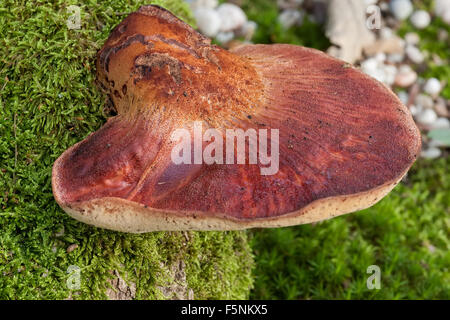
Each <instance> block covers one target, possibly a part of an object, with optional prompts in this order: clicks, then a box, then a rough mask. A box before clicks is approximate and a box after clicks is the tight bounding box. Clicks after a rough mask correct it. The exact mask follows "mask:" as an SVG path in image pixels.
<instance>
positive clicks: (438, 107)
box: [434, 97, 450, 117]
mask: <svg viewBox="0 0 450 320" xmlns="http://www.w3.org/2000/svg"><path fill="white" fill-rule="evenodd" d="M434 110H435V111H436V113H437V114H438V116H440V117H448V116H449V115H450V112H449V110H448V109H447V104H446V103H445V100H444V99H443V98H441V97H438V98H437V99H436V104H435V105H434Z"/></svg>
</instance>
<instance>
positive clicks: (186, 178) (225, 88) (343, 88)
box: [52, 6, 421, 232]
mask: <svg viewBox="0 0 450 320" xmlns="http://www.w3.org/2000/svg"><path fill="white" fill-rule="evenodd" d="M97 78H98V81H99V83H100V85H101V86H102V88H103V89H104V90H106V91H107V92H108V94H109V96H110V98H111V100H112V102H113V104H114V106H115V108H116V110H117V116H115V117H112V118H110V119H108V121H107V123H106V124H105V125H104V126H103V127H102V128H101V129H100V130H98V131H96V132H94V133H92V134H91V135H89V136H88V137H87V138H86V139H85V140H83V141H81V142H79V143H77V144H76V145H74V146H72V147H71V148H69V149H68V150H67V151H65V152H64V153H63V154H62V155H61V156H60V157H59V158H58V159H57V161H56V162H55V164H54V166H53V175H52V186H53V193H54V196H55V199H56V201H57V202H58V204H59V205H60V206H61V207H62V208H63V209H64V210H65V211H66V212H67V213H68V214H69V215H71V216H72V217H74V218H76V219H78V220H80V221H83V222H85V223H88V224H92V225H95V226H98V227H102V228H107V229H112V230H118V231H124V232H148V231H156V230H231V229H244V228H252V227H278V226H288V225H295V224H301V223H310V222H313V221H319V220H323V219H327V218H331V217H334V216H337V215H340V214H344V213H349V212H352V211H356V210H360V209H363V208H366V207H368V206H370V205H372V204H374V203H376V202H377V201H379V200H380V199H381V198H382V197H383V196H385V195H386V194H387V193H388V192H389V191H390V190H391V189H392V188H393V187H394V186H395V185H396V184H397V183H398V182H399V181H400V180H401V179H402V177H403V176H404V175H405V174H406V172H407V171H408V169H409V168H410V167H411V165H412V164H413V162H414V161H415V159H416V157H417V154H418V153H419V150H420V143H421V142H420V134H419V131H418V129H417V127H416V126H415V124H414V121H413V119H412V117H411V115H410V113H409V111H408V110H407V108H406V107H405V106H404V105H402V103H401V102H400V101H399V99H398V98H397V97H396V96H395V95H394V94H393V93H392V92H391V91H390V90H389V89H388V88H387V87H385V86H384V85H383V84H381V83H380V82H378V81H376V80H374V79H372V78H370V77H369V76H367V75H365V74H363V73H362V72H360V71H359V70H357V69H355V68H353V67H352V66H349V65H348V64H346V63H345V62H343V61H340V60H337V59H334V58H332V57H330V56H328V55H326V54H324V53H322V52H320V51H317V50H313V49H308V48H304V47H300V46H294V45H284V44H273V45H242V46H240V47H237V48H235V49H233V50H231V51H227V50H224V49H222V48H220V47H217V46H215V45H211V43H210V40H209V39H207V38H205V37H204V36H202V35H201V34H199V33H198V32H196V31H195V30H194V29H192V28H191V27H190V26H188V25H187V24H185V23H184V22H182V21H181V20H179V19H178V18H176V17H175V16H174V15H172V14H171V13H170V12H168V11H166V10H164V9H162V8H160V7H157V6H144V7H141V8H140V9H139V10H138V11H137V12H134V13H131V14H130V15H129V16H128V17H127V18H126V19H125V20H124V21H122V22H121V23H120V24H119V25H118V26H117V27H116V28H115V29H114V30H113V31H112V33H111V35H110V37H109V38H108V40H107V41H106V43H105V44H104V46H103V48H102V49H101V50H100V52H99V53H98V56H97ZM198 123H200V124H201V126H200V129H199V127H198ZM179 129H184V131H183V132H185V133H186V132H187V133H188V135H187V137H188V139H187V140H185V141H184V144H183V143H181V145H182V146H183V148H184V147H186V149H183V150H189V152H186V154H183V156H185V155H186V156H188V158H189V155H191V156H192V154H190V153H191V151H192V152H193V153H194V151H200V152H201V154H203V153H204V152H206V151H207V150H209V152H211V147H210V145H209V142H208V140H209V141H212V139H211V135H210V136H209V139H204V140H201V141H200V144H198V143H197V144H196V142H195V136H196V134H198V130H200V131H199V132H200V134H201V135H202V136H203V135H207V134H208V132H209V133H211V130H210V129H214V130H215V132H219V133H220V136H217V135H216V136H214V141H216V140H217V139H218V138H219V137H225V136H226V134H227V132H228V131H227V130H233V129H234V130H237V129H241V130H242V131H241V132H244V133H249V132H250V131H252V130H254V132H257V133H258V134H259V136H258V137H259V138H261V137H263V136H264V137H265V138H266V141H267V146H268V148H267V150H266V151H267V152H268V154H271V155H272V156H274V155H275V156H276V155H278V159H277V160H278V163H277V165H278V167H277V170H275V171H274V172H271V173H270V174H262V172H263V171H264V169H267V167H268V165H267V161H266V162H264V161H256V162H255V161H254V159H252V157H251V154H250V151H249V153H248V154H245V156H243V158H241V159H240V161H241V162H239V161H238V160H239V159H238V158H239V156H242V154H240V153H239V152H241V153H242V150H241V151H239V150H238V147H237V146H236V145H237V143H236V145H234V138H233V140H232V141H233V143H232V144H231V146H232V148H234V149H232V152H233V154H232V158H231V159H227V158H226V157H227V156H225V155H220V153H219V149H215V151H214V152H211V155H212V154H213V153H214V156H216V158H215V159H216V161H215V162H213V163H211V164H210V163H206V162H205V161H200V162H199V161H197V160H198V159H197V160H193V161H192V162H191V163H186V162H185V163H181V164H180V163H178V164H177V163H175V162H174V161H173V160H172V152H173V150H174V148H175V147H176V146H177V143H176V141H174V140H173V139H172V138H173V133H174V132H175V131H177V130H179ZM196 130H197V131H196ZM275 130H278V131H275ZM196 132H197V133H196ZM252 137H253V136H252V135H251V134H249V138H248V140H245V144H246V147H247V149H249V150H250V149H251V148H250V146H251V145H252V144H251V143H252V142H251V141H252V139H253V138H252ZM244 138H245V137H244ZM237 140H238V139H237ZM237 140H236V141H237ZM181 141H183V139H181ZM227 143H228V139H227V142H226V143H225V142H224V143H223V148H224V149H225V146H226V144H227ZM258 143H259V144H258V146H259V148H261V144H260V143H261V141H259V142H258ZM247 149H245V150H247ZM260 150H261V149H259V151H260ZM277 151H278V153H277ZM227 152H228V150H227ZM188 153H189V154H188ZM191 158H195V155H194V156H193V157H191ZM275 158H276V157H273V158H272V159H275ZM227 160H232V161H231V162H228V161H227ZM260 160H261V159H260ZM233 161H234V162H233ZM242 161H244V163H242Z"/></svg>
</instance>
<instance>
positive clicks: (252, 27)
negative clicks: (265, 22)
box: [237, 21, 258, 40]
mask: <svg viewBox="0 0 450 320" xmlns="http://www.w3.org/2000/svg"><path fill="white" fill-rule="evenodd" d="M257 28H258V25H257V24H256V22H255V21H247V22H246V23H245V24H244V25H243V26H242V27H241V28H240V29H239V30H237V34H238V35H239V36H242V37H244V38H245V39H246V40H250V39H251V38H252V37H253V34H254V33H255V31H256V29H257Z"/></svg>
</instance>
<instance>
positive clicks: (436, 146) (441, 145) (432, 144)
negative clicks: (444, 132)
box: [428, 139, 447, 148]
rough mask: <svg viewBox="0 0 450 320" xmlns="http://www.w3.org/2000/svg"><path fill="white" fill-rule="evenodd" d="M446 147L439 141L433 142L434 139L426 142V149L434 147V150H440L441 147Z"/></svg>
mask: <svg viewBox="0 0 450 320" xmlns="http://www.w3.org/2000/svg"><path fill="white" fill-rule="evenodd" d="M446 146H447V145H446V144H445V143H444V142H442V141H439V140H435V139H431V140H430V141H429V142H428V147H435V148H441V147H446Z"/></svg>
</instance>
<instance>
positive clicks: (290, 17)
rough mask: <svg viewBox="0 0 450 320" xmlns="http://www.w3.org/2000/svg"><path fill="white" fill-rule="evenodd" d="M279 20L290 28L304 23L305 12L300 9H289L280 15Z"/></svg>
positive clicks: (286, 27)
mask: <svg viewBox="0 0 450 320" xmlns="http://www.w3.org/2000/svg"><path fill="white" fill-rule="evenodd" d="M278 21H279V22H280V24H281V25H282V26H283V28H284V29H289V28H290V27H293V26H299V25H301V24H302V23H303V14H302V13H301V12H300V11H298V10H292V9H287V10H284V11H283V12H282V13H281V14H280V15H279V16H278Z"/></svg>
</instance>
